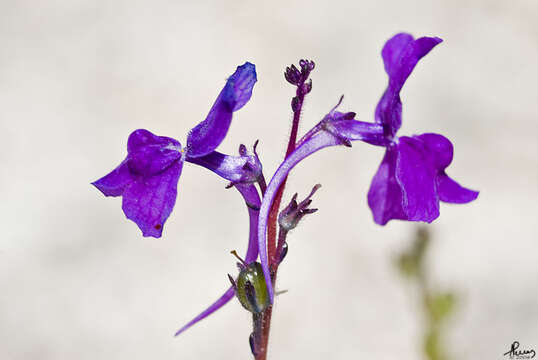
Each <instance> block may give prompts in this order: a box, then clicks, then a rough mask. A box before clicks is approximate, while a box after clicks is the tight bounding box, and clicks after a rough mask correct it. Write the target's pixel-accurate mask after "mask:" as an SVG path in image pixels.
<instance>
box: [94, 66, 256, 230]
mask: <svg viewBox="0 0 538 360" xmlns="http://www.w3.org/2000/svg"><path fill="white" fill-rule="evenodd" d="M255 83H256V69H255V66H254V65H253V64H251V63H249V62H247V63H245V64H244V65H241V66H238V67H237V70H236V71H235V73H234V74H233V75H232V76H230V77H229V78H228V80H227V81H226V84H225V85H224V88H223V89H222V91H221V92H220V94H219V96H218V97H217V100H216V101H215V103H214V104H213V107H212V108H211V110H210V111H209V114H208V115H207V117H206V119H205V120H204V121H202V122H201V123H200V124H198V125H197V126H196V127H195V128H194V129H192V130H191V131H190V132H189V135H188V138H187V147H186V148H182V147H181V144H180V143H179V142H178V141H177V140H174V139H172V138H169V137H164V136H157V135H154V134H152V133H151V132H149V131H148V130H144V129H140V130H135V131H134V132H133V133H132V134H131V135H130V136H129V140H128V142H127V157H126V159H125V160H124V161H123V162H122V163H121V164H120V165H119V166H118V167H117V168H116V169H114V170H113V171H112V172H110V173H109V174H108V175H106V176H104V177H102V178H101V179H99V180H97V181H95V182H94V183H92V184H93V185H94V186H95V187H96V188H97V189H99V190H100V191H101V192H102V193H103V194H104V195H105V196H122V198H123V204H122V208H123V212H124V213H125V216H127V218H128V219H130V220H132V221H134V222H135V223H136V224H137V225H138V227H139V228H140V230H142V234H143V236H152V237H156V238H158V237H161V235H162V230H163V226H164V223H165V222H166V219H167V218H168V216H170V213H171V212H172V209H173V208H174V204H175V201H176V196H177V182H178V180H179V176H180V175H181V169H182V167H183V163H184V161H188V162H191V163H195V164H198V165H201V166H204V167H206V168H208V169H209V170H211V171H213V172H215V173H217V174H218V175H220V176H221V177H223V178H225V179H227V180H230V181H231V182H232V184H247V183H252V182H254V181H256V179H257V177H258V176H259V175H260V174H261V164H260V162H259V159H258V157H257V155H256V156H253V155H248V154H247V152H246V148H245V146H244V145H242V146H241V147H240V150H239V153H240V154H239V156H228V155H224V154H221V153H218V152H216V151H215V149H216V148H217V147H218V146H219V144H220V143H221V142H222V140H224V137H225V136H226V133H227V132H228V129H229V127H230V124H231V120H232V114H233V112H235V111H237V110H239V109H241V108H242V107H243V106H244V105H245V104H246V103H247V102H248V100H249V99H250V97H251V95H252V89H253V87H254V84H255Z"/></svg>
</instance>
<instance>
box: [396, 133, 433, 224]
mask: <svg viewBox="0 0 538 360" xmlns="http://www.w3.org/2000/svg"><path fill="white" fill-rule="evenodd" d="M436 176H437V169H436V168H435V167H434V166H433V164H432V161H431V157H430V154H429V152H428V149H427V147H426V146H425V145H424V143H423V142H421V141H420V140H419V139H417V138H416V137H412V138H411V137H407V136H402V137H400V138H399V144H398V158H397V160H396V181H397V182H398V183H399V184H400V186H401V189H402V207H403V209H404V211H405V214H406V217H407V218H406V220H410V221H426V222H428V223H430V222H432V221H433V220H435V219H436V218H437V217H438V216H439V197H438V195H437V191H436V189H435V180H436Z"/></svg>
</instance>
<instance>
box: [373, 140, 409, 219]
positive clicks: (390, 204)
mask: <svg viewBox="0 0 538 360" xmlns="http://www.w3.org/2000/svg"><path fill="white" fill-rule="evenodd" d="M397 158H398V150H397V149H396V148H395V146H392V147H389V148H387V151H386V152H385V156H384V157H383V161H381V165H379V169H378V170H377V172H376V174H375V175H374V178H373V179H372V184H371V185H370V190H368V205H369V206H370V209H371V210H372V213H373V215H374V221H375V222H376V223H377V224H380V225H385V224H386V223H387V222H388V221H389V220H391V219H402V220H406V219H407V216H406V215H405V212H404V210H403V207H402V188H401V187H400V184H398V182H397V181H396V174H395V172H396V160H397Z"/></svg>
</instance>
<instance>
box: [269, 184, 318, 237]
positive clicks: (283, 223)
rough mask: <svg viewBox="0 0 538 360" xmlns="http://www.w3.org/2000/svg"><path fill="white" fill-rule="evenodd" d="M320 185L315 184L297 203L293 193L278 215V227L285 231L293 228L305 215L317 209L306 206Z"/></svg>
mask: <svg viewBox="0 0 538 360" xmlns="http://www.w3.org/2000/svg"><path fill="white" fill-rule="evenodd" d="M320 187H321V185H320V184H317V185H315V186H314V187H313V188H312V191H311V192H310V194H309V195H308V196H307V197H306V199H304V200H303V201H301V202H300V203H297V193H296V194H295V195H293V197H292V199H291V201H290V203H289V205H288V206H286V207H285V208H284V210H282V211H281V212H280V214H279V215H278V224H279V225H280V227H282V229H284V230H286V231H290V230H292V229H294V228H295V227H296V226H297V224H298V223H299V221H300V220H301V219H302V218H303V217H304V216H305V215H308V214H312V213H314V212H316V211H317V210H318V209H309V208H308V206H310V204H311V203H312V200H311V199H310V198H311V197H312V196H313V195H314V193H315V192H316V191H317V190H318V189H319V188H320Z"/></svg>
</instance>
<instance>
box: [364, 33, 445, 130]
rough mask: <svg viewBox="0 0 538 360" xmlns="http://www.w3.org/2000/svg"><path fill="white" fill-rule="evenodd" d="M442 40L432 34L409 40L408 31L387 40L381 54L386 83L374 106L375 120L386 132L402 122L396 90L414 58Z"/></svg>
mask: <svg viewBox="0 0 538 360" xmlns="http://www.w3.org/2000/svg"><path fill="white" fill-rule="evenodd" d="M441 41H442V40H441V39H439V38H436V37H421V38H419V39H416V40H413V37H412V36H411V35H409V34H405V33H400V34H397V35H395V36H394V37H392V38H391V39H389V40H388V41H387V42H386V43H385V46H384V47H383V50H382V51H381V56H382V57H383V61H384V64H385V71H386V72H387V75H388V76H389V84H388V86H387V89H386V90H385V92H384V93H383V96H382V97H381V99H380V100H379V103H378V104H377V107H376V112H375V119H376V122H378V123H382V124H383V125H385V126H386V127H387V135H388V136H390V137H393V136H394V135H395V134H396V132H397V131H398V129H399V128H400V126H401V124H402V103H401V100H400V90H401V89H402V86H403V85H404V83H405V81H406V80H407V78H408V77H409V75H410V74H411V72H412V71H413V69H414V68H415V65H416V64H417V63H418V61H419V60H420V59H421V58H422V57H423V56H425V55H426V54H428V53H429V52H430V50H431V49H433V48H434V47H435V46H436V45H437V44H439V43H440V42H441Z"/></svg>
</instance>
